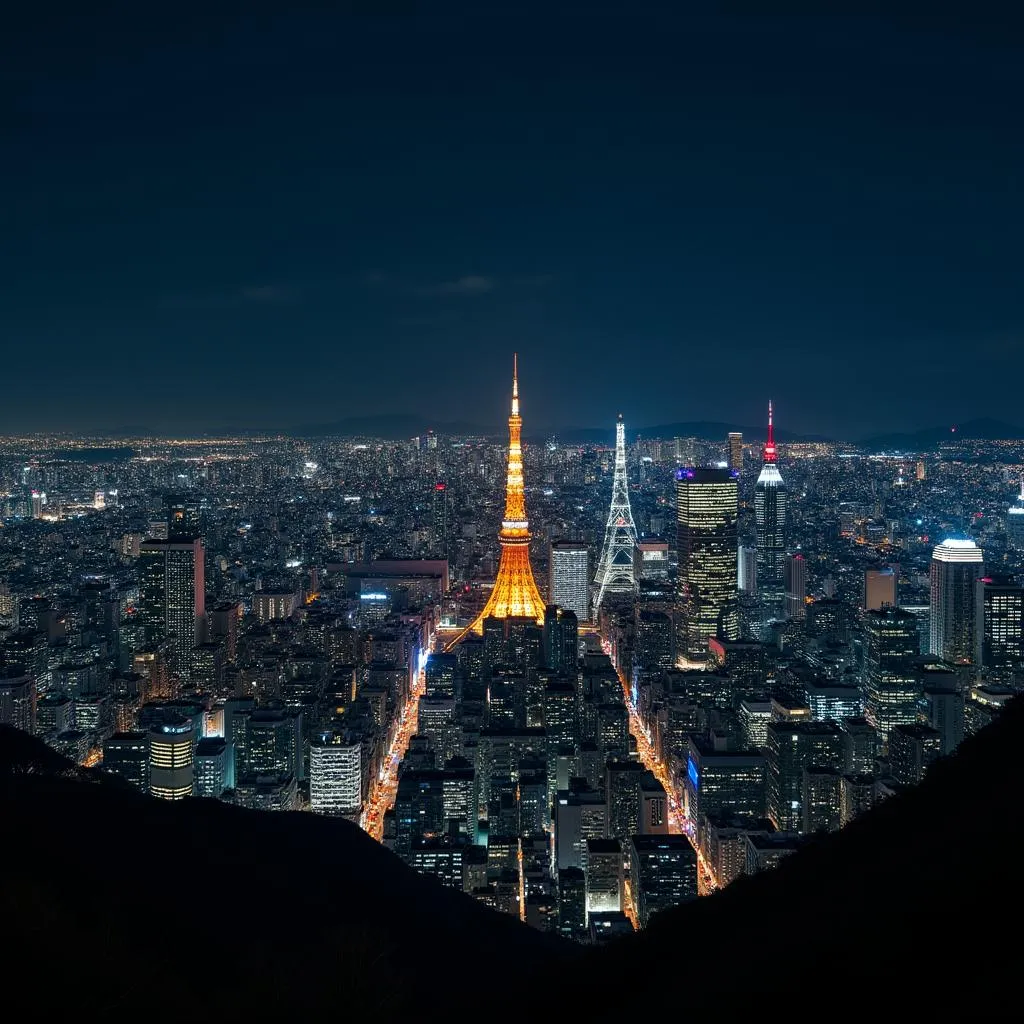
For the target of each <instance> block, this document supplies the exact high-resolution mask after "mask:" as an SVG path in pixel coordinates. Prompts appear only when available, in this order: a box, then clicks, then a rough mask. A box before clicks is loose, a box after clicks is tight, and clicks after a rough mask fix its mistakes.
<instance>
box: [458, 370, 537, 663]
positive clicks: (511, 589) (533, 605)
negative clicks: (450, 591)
mask: <svg viewBox="0 0 1024 1024" xmlns="http://www.w3.org/2000/svg"><path fill="white" fill-rule="evenodd" d="M522 429H523V419H522V417H521V416H520V415H519V365H518V360H517V359H513V363H512V414H511V415H510V416H509V418H508V473H507V475H506V478H505V518H504V519H503V520H502V522H501V530H500V531H499V532H498V540H499V541H500V543H501V561H500V562H499V563H498V578H497V579H496V580H495V581H494V589H493V590H492V591H491V596H490V597H489V598H488V599H487V604H486V605H484V608H483V611H481V612H480V614H479V615H478V616H477V617H476V618H475V619H474V620H473V621H472V622H471V623H470V624H469V625H468V626H467V627H466V628H465V629H464V630H463V631H462V632H461V633H460V634H459V635H458V636H457V637H456V638H455V639H454V640H453V641H452V642H451V643H450V644H449V645H448V649H449V650H451V648H453V647H455V646H456V645H457V644H458V643H459V642H460V641H461V640H463V639H464V638H465V637H466V636H467V635H468V634H469V633H476V634H478V635H482V634H483V631H484V620H485V619H489V618H495V619H533V620H534V622H536V623H537V625H541V624H543V622H544V600H543V598H542V597H541V596H540V591H539V590H538V589H537V584H536V582H535V581H534V578H533V568H532V566H531V565H530V524H529V522H528V521H527V518H526V498H525V495H524V485H523V448H522V443H521V441H520V435H521V433H522Z"/></svg>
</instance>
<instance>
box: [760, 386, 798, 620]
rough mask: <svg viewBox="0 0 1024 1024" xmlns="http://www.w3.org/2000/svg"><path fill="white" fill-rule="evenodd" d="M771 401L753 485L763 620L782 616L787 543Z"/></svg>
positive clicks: (784, 500) (785, 504) (786, 508)
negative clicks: (762, 458)
mask: <svg viewBox="0 0 1024 1024" xmlns="http://www.w3.org/2000/svg"><path fill="white" fill-rule="evenodd" d="M776 454H777V453H776V448H775V427H774V423H773V418H772V403H771V402H769V403H768V441H767V443H766V444H765V446H764V461H763V464H762V466H761V473H760V475H759V476H758V478H757V485H756V486H755V488H754V519H755V521H756V524H757V592H758V595H759V597H760V600H761V607H762V611H763V614H764V617H765V619H766V620H770V619H778V618H782V612H783V606H784V603H785V596H786V578H785V572H786V544H787V538H788V511H789V506H788V502H789V496H788V494H787V492H786V485H785V484H784V483H783V482H782V476H781V474H780V473H779V467H778V466H777V465H776V462H775V459H776Z"/></svg>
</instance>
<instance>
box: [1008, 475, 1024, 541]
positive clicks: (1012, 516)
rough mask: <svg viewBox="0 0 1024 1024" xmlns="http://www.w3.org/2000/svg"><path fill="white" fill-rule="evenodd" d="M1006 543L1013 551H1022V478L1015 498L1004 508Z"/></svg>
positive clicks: (1023, 484)
mask: <svg viewBox="0 0 1024 1024" xmlns="http://www.w3.org/2000/svg"><path fill="white" fill-rule="evenodd" d="M1006 544H1007V546H1008V547H1011V548H1013V549H1014V550H1015V551H1024V480H1021V482H1020V494H1018V495H1017V500H1016V501H1015V502H1014V503H1013V504H1012V505H1011V506H1010V507H1009V508H1008V509H1007V510H1006Z"/></svg>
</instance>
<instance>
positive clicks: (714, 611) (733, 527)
mask: <svg viewBox="0 0 1024 1024" xmlns="http://www.w3.org/2000/svg"><path fill="white" fill-rule="evenodd" d="M738 477H739V474H738V473H737V472H736V471H735V470H729V469H703V468H702V469H678V470H676V536H677V543H678V551H679V573H678V577H677V588H678V600H679V605H680V610H681V612H682V628H683V638H682V639H683V645H684V650H685V653H686V655H687V657H689V658H692V659H694V660H701V659H704V658H705V657H706V656H707V648H708V640H709V639H711V638H712V637H722V638H723V639H726V640H738V639H739V609H738V607H737V601H736V593H737V569H736V561H737V550H738V540H737V532H736V531H737V518H738V515H739V504H738V502H739V493H738V487H737V480H738Z"/></svg>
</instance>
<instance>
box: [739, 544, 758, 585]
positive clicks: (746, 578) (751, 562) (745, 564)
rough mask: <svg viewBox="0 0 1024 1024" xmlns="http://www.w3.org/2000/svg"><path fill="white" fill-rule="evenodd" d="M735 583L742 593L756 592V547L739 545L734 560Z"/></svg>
mask: <svg viewBox="0 0 1024 1024" xmlns="http://www.w3.org/2000/svg"><path fill="white" fill-rule="evenodd" d="M736 583H737V585H738V586H739V589H740V591H742V592H743V593H744V594H756V593H757V548H752V547H748V546H747V545H745V544H741V545H740V546H739V550H738V554H737V562H736Z"/></svg>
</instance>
